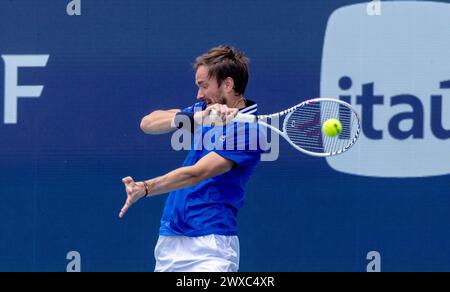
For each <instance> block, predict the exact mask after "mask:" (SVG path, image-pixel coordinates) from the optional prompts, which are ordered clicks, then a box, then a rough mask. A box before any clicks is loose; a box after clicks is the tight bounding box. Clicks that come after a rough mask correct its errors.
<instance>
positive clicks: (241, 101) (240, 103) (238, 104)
mask: <svg viewBox="0 0 450 292" xmlns="http://www.w3.org/2000/svg"><path fill="white" fill-rule="evenodd" d="M227 106H228V107H229V108H239V109H241V108H244V107H245V97H244V96H242V95H239V96H233V98H232V99H230V100H228V102H227Z"/></svg>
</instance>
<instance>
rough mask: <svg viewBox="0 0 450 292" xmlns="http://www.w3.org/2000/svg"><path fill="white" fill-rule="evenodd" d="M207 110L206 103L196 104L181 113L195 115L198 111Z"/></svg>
mask: <svg viewBox="0 0 450 292" xmlns="http://www.w3.org/2000/svg"><path fill="white" fill-rule="evenodd" d="M205 108H206V104H205V103H204V102H196V103H194V104H193V105H191V106H188V107H186V108H184V109H182V110H181V111H182V112H185V113H194V112H196V111H201V110H204V109H205Z"/></svg>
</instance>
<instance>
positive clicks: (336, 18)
mask: <svg viewBox="0 0 450 292" xmlns="http://www.w3.org/2000/svg"><path fill="white" fill-rule="evenodd" d="M382 6H383V10H382V11H383V12H382V13H381V14H380V15H379V16H377V17H371V16H368V15H367V12H366V9H367V4H357V5H351V6H346V7H343V8H340V9H338V10H336V11H335V12H334V13H333V14H332V15H331V16H330V19H329V21H328V26H327V30H326V34H325V43H324V50H323V57H322V72H321V96H323V97H329V96H331V97H336V98H339V99H342V100H344V101H347V102H349V103H351V104H352V105H354V106H355V108H356V109H357V110H358V111H359V113H360V114H361V119H362V135H361V137H360V139H359V141H358V143H356V144H355V146H354V148H353V149H352V150H351V151H349V152H347V153H346V154H344V155H341V156H336V157H332V158H327V162H328V164H329V165H330V166H331V167H332V168H333V169H335V170H337V171H341V172H345V173H349V174H356V175H364V176H374V177H423V176H436V175H446V174H450V4H448V3H438V2H421V1H401V2H383V4H382Z"/></svg>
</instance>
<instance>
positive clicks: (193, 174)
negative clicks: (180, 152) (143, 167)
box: [146, 166, 206, 196]
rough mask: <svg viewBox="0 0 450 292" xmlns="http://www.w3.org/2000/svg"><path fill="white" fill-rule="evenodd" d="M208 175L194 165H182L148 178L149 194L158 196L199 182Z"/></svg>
mask: <svg viewBox="0 0 450 292" xmlns="http://www.w3.org/2000/svg"><path fill="white" fill-rule="evenodd" d="M205 178H206V176H205V175H204V174H199V173H198V172H197V171H196V170H195V169H194V167H192V166H188V167H181V168H178V169H175V170H173V171H171V172H169V173H167V174H165V175H163V176H160V177H157V178H154V179H150V180H147V181H146V182H147V184H148V186H149V194H148V196H156V195H160V194H165V193H168V192H171V191H175V190H179V189H183V188H186V187H190V186H193V185H196V184H198V183H199V182H201V181H202V180H204V179H205Z"/></svg>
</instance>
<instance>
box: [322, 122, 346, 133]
mask: <svg viewBox="0 0 450 292" xmlns="http://www.w3.org/2000/svg"><path fill="white" fill-rule="evenodd" d="M322 131H323V133H324V134H325V135H327V136H328V137H336V136H337V135H339V134H340V133H341V131H342V124H341V122H339V120H338V119H328V120H326V121H325V123H323V125H322Z"/></svg>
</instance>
